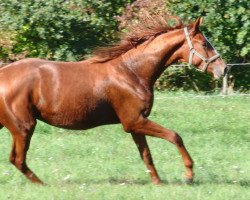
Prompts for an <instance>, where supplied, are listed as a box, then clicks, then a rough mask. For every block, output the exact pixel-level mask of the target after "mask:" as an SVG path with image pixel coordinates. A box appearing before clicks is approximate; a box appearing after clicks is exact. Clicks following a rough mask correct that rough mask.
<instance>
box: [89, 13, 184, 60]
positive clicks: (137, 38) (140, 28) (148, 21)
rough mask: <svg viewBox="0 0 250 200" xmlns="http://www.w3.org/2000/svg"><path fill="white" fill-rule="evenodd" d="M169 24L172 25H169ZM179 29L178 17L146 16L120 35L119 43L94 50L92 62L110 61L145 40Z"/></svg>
mask: <svg viewBox="0 0 250 200" xmlns="http://www.w3.org/2000/svg"><path fill="white" fill-rule="evenodd" d="M171 22H172V24H173V23H174V25H171ZM179 28H183V23H182V22H181V20H180V19H179V18H178V17H174V16H167V17H163V16H158V15H156V16H146V17H145V19H143V20H141V21H140V22H138V23H136V24H134V25H132V26H131V27H130V28H129V30H128V31H127V33H124V34H122V35H121V37H120V38H121V39H120V42H118V43H116V44H114V45H110V46H108V47H99V48H97V49H95V50H94V56H95V57H94V62H106V61H108V60H112V59H114V58H117V57H118V56H120V55H122V54H123V53H126V52H127V51H129V50H130V49H132V48H135V47H136V46H138V45H139V44H142V43H143V42H145V41H147V40H152V39H154V38H155V37H156V36H158V35H160V34H162V33H166V32H168V31H171V30H174V29H179Z"/></svg>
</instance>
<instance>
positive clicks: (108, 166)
mask: <svg viewBox="0 0 250 200" xmlns="http://www.w3.org/2000/svg"><path fill="white" fill-rule="evenodd" d="M178 95H180V94H178ZM150 119H152V120H154V121H156V122H158V123H159V124H161V125H163V126H165V127H167V128H170V129H173V130H175V131H177V132H179V133H180V135H181V136H182V138H183V140H184V142H185V144H186V147H187V149H188V150H189V152H190V153H191V155H192V157H193V159H194V161H195V174H196V176H195V182H194V184H193V185H186V184H185V183H184V167H183V164H182V161H181V158H180V155H179V154H178V152H177V150H176V148H175V147H174V146H173V145H172V144H170V143H168V142H166V141H163V140H161V139H157V138H148V142H149V146H150V148H151V152H152V155H153V158H154V162H155V165H156V167H157V169H158V172H159V174H160V176H161V178H162V180H163V184H162V185H161V186H154V185H152V184H151V182H150V178H149V175H148V174H147V172H146V168H145V166H144V164H143V162H142V161H141V160H140V157H139V153H138V152H137V148H136V146H135V144H134V143H133V141H132V139H131V136H130V135H129V134H127V133H124V132H123V131H122V128H121V126H120V125H112V126H104V127H98V128H95V129H91V130H88V131H81V132H79V131H76V132H75V131H68V130H63V129H58V128H55V127H51V126H48V125H46V124H43V123H38V126H37V128H36V131H35V134H34V136H33V138H32V142H31V148H30V150H29V154H28V164H29V166H30V167H31V169H33V170H34V172H36V174H37V175H38V176H39V177H40V178H41V179H42V180H43V181H45V182H46V183H47V184H48V185H47V186H44V187H43V186H37V185H33V184H31V183H29V182H28V181H27V180H26V178H25V177H24V176H23V175H21V174H20V172H18V171H17V170H16V169H15V168H14V167H13V166H12V165H11V164H9V162H8V156H9V152H10V147H11V138H10V134H9V133H8V132H7V130H6V129H2V130H1V132H0V144H1V145H0V147H1V148H0V152H1V153H0V155H1V156H0V199H1V200H4V199H11V200H12V199H13V200H14V199H15V200H20V199H32V200H37V199H46V200H48V199H67V200H68V199H73V200H77V199H91V200H92V199H112V200H117V199H129V200H137V199H138V200H139V199H140V200H141V199H148V200H154V199H157V200H166V199H169V200H174V199H178V200H179V199H185V200H189V199H192V200H195V199H201V200H206V199H218V200H228V199H234V200H243V199H245V200H248V199H250V125H249V121H250V97H249V96H228V97H218V96H217V97H215V96H212V97H208V98H207V97H206V98H203V97H196V96H194V95H191V94H188V93H186V94H185V93H184V94H182V97H176V96H175V95H174V94H167V93H158V94H157V95H156V100H155V104H154V107H153V110H152V113H151V116H150Z"/></svg>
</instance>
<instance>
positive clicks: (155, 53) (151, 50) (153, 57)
mask: <svg viewBox="0 0 250 200" xmlns="http://www.w3.org/2000/svg"><path fill="white" fill-rule="evenodd" d="M184 41H185V36H184V32H183V29H178V30H173V31H171V32H168V33H164V34H162V35H159V36H157V37H156V38H155V39H153V40H152V41H148V42H145V43H144V44H142V45H140V46H138V47H137V48H134V49H132V50H130V51H128V52H127V53H125V54H124V55H123V56H122V66H123V67H124V66H126V67H127V68H128V69H129V70H130V71H132V72H133V73H134V74H136V76H137V77H138V78H139V79H140V81H143V82H144V84H146V85H147V86H148V87H151V88H153V85H154V83H155V81H156V80H157V79H158V78H159V76H160V75H161V74H162V73H163V71H164V70H165V69H166V68H167V67H168V66H169V65H171V64H172V63H174V62H177V61H178V59H179V56H180V53H181V52H180V47H181V46H182V44H183V43H184Z"/></svg>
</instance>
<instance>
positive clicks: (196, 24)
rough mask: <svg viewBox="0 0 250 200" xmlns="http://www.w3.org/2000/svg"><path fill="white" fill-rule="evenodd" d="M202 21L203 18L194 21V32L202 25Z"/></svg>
mask: <svg viewBox="0 0 250 200" xmlns="http://www.w3.org/2000/svg"><path fill="white" fill-rule="evenodd" d="M203 19H204V17H198V18H197V19H196V21H195V22H194V30H195V32H197V31H198V30H199V29H200V26H201V25H202V23H203Z"/></svg>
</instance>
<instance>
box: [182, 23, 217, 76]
mask: <svg viewBox="0 0 250 200" xmlns="http://www.w3.org/2000/svg"><path fill="white" fill-rule="evenodd" d="M184 33H185V36H186V39H187V42H188V46H189V51H190V53H189V65H192V62H193V56H194V54H195V55H196V56H198V57H199V58H200V59H201V60H203V61H204V65H203V66H202V68H201V69H197V70H198V71H202V72H205V71H206V70H207V67H208V65H209V64H210V63H211V62H212V61H214V60H216V59H217V58H219V57H220V54H218V53H217V51H216V50H215V49H214V51H215V55H214V56H212V57H211V58H205V57H204V56H202V55H201V54H200V53H198V52H197V51H196V50H195V48H194V46H193V44H192V42H191V39H190V37H189V33H188V29H187V27H185V28H184Z"/></svg>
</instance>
